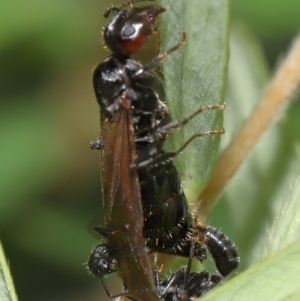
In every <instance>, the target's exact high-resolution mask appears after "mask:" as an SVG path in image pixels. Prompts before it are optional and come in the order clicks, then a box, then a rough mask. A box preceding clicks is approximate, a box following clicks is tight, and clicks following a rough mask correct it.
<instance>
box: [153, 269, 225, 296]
mask: <svg viewBox="0 0 300 301" xmlns="http://www.w3.org/2000/svg"><path fill="white" fill-rule="evenodd" d="M186 276H187V268H186V267H183V268H180V269H179V270H177V271H176V272H173V273H171V275H170V276H168V277H167V278H166V279H164V280H163V281H161V282H160V283H159V286H158V289H159V293H160V298H163V299H164V300H165V301H189V300H194V299H195V298H199V297H201V296H202V295H204V294H205V293H206V292H208V291H210V290H211V289H212V288H213V287H215V286H216V285H217V284H218V283H220V281H221V280H222V277H221V276H220V275H218V274H210V273H209V272H207V271H201V272H194V273H190V274H189V277H188V278H187V277H186Z"/></svg>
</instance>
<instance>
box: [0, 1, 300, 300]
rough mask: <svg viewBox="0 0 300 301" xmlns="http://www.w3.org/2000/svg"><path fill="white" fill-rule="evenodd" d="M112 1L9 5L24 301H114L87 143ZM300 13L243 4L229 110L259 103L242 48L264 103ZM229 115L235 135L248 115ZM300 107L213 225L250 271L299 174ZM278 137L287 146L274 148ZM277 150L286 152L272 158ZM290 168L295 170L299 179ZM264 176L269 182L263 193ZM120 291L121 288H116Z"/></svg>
mask: <svg viewBox="0 0 300 301" xmlns="http://www.w3.org/2000/svg"><path fill="white" fill-rule="evenodd" d="M119 2H121V1H119ZM113 3H114V4H117V3H118V2H117V1H114V2H113ZM110 5H111V1H103V0H102V1H99V0H98V1H94V0H93V1H79V0H73V1H67V0H62V1H61V0H60V1H57V0H53V1H44V0H40V1H33V0H28V1H26V2H24V1H18V0H14V1H3V2H2V3H1V4H0V19H1V27H0V51H1V54H0V57H1V68H0V87H1V88H0V93H1V103H0V106H1V107H0V108H1V109H0V116H1V118H0V133H1V135H0V137H1V141H0V151H1V152H0V154H1V156H0V162H1V164H0V171H1V172H0V181H1V182H0V235H1V236H0V238H1V240H2V244H3V247H4V249H5V252H6V256H7V259H8V260H9V264H10V267H11V272H12V275H13V278H14V281H15V286H16V290H17V294H18V296H19V300H22V301H29V300H30V301H31V300H40V301H46V300H47V301H50V300H51V301H59V300H73V301H74V300H78V301H79V300H85V301H87V300H104V299H105V297H103V296H102V294H103V289H102V287H101V285H100V283H99V282H98V281H97V280H96V279H94V278H92V277H91V276H89V275H88V274H87V272H86V269H85V267H84V265H83V263H85V262H86V261H87V259H88V257H89V252H90V250H91V249H92V247H93V246H94V245H95V244H96V243H97V240H95V239H94V238H93V237H92V236H91V235H90V233H89V228H91V225H92V224H93V221H94V220H95V219H97V220H100V221H101V220H102V215H101V194H100V185H99V183H100V182H99V179H100V173H99V155H98V153H97V152H93V151H91V150H90V149H89V146H88V143H89V141H90V140H93V139H95V138H96V137H98V135H99V134H98V133H99V108H98V105H97V103H96V102H95V97H94V93H93V88H92V82H91V78H92V70H93V68H94V67H95V66H96V65H97V64H99V63H100V62H101V61H103V60H104V59H105V58H106V57H107V56H108V55H109V53H108V52H107V51H105V50H103V45H102V44H101V42H102V39H101V28H102V26H104V25H105V24H106V22H107V20H106V19H104V18H103V12H104V10H105V9H106V8H107V7H110ZM299 15H300V2H299V1H294V0H287V1H280V0H273V1H272V4H270V1H267V0H260V1H258V0H255V1H246V0H233V1H232V24H233V27H232V28H233V38H232V43H233V46H232V47H233V48H232V51H231V65H230V66H232V70H231V71H230V72H232V73H231V74H230V75H229V86H228V103H229V107H230V99H231V98H232V99H234V98H235V99H238V100H239V103H240V106H241V107H242V108H241V111H243V108H246V109H245V112H246V111H248V112H249V110H250V109H251V104H249V103H248V102H247V96H248V95H249V93H250V94H251V91H250V92H249V91H247V92H249V93H248V94H247V95H246V93H245V90H242V91H238V89H235V88H236V82H235V80H234V78H235V77H238V78H239V79H236V80H239V81H244V84H245V86H247V85H250V81H251V79H252V80H253V76H252V78H251V79H249V78H248V77H247V76H246V73H247V72H245V76H244V74H243V72H244V71H243V70H242V68H240V69H241V70H239V67H241V66H245V65H243V62H247V63H248V64H249V61H247V58H245V57H244V58H243V57H242V55H243V51H241V49H243V47H245V48H244V49H246V48H249V47H250V46H249V47H248V45H250V44H251V47H250V48H251V49H252V50H253V51H252V54H251V55H253V56H256V58H257V60H256V61H255V62H256V63H257V64H258V65H257V70H258V71H257V70H256V71H255V72H257V73H255V74H257V76H255V79H256V80H257V83H256V85H255V88H252V91H253V93H252V94H251V95H252V97H254V98H256V99H254V101H253V102H255V101H256V100H257V99H258V97H259V89H261V88H262V87H263V84H264V83H265V82H266V80H267V78H268V74H269V73H270V74H271V73H272V71H273V70H274V69H275V68H276V65H277V64H278V62H279V58H280V57H281V56H282V55H283V54H284V53H286V51H287V50H288V49H289V45H290V42H291V40H292V38H293V37H294V36H295V35H296V34H297V33H298V31H299V28H300V26H299V25H300V22H299ZM247 43H248V44H247ZM147 47H149V48H150V49H148V50H149V51H145V52H144V53H145V55H147V57H145V58H143V57H139V59H141V60H144V61H145V60H147V58H148V59H149V58H150V57H152V56H153V55H154V54H155V52H156V49H157V44H156V43H155V42H154V41H153V43H151V42H150V43H148V46H147ZM239 47H240V48H239ZM235 49H236V50H235ZM237 49H240V52H238V50H237ZM235 51H237V52H235ZM235 54H236V55H235ZM238 59H240V60H241V61H242V62H241V63H240V64H239V61H238ZM250 64H251V63H250ZM252 67H253V66H252ZM239 72H241V73H239ZM253 74H254V73H253ZM253 74H252V75H253ZM239 87H241V86H240V85H239ZM257 91H258V92H257ZM243 95H245V99H243ZM239 109H240V108H239ZM243 112H244V111H243ZM227 114H229V115H228V116H229V117H228V120H226V114H225V125H226V122H227V124H228V125H227V126H225V127H226V130H227V133H228V134H227V136H226V137H225V140H226V139H227V140H229V139H230V138H231V137H232V135H234V133H236V131H237V130H238V126H239V125H240V123H241V122H242V119H243V118H244V117H245V116H243V114H239V115H238V116H237V118H236V119H237V120H238V121H237V122H236V121H233V119H235V117H236V116H233V115H231V116H230V114H231V113H230V111H229V113H227ZM299 114H300V107H299V105H298V103H297V102H294V103H293V104H292V108H291V109H289V111H288V112H287V113H286V114H285V115H284V117H283V118H282V119H281V121H280V125H279V127H277V129H276V130H277V134H276V137H275V138H274V136H272V137H273V140H270V141H271V142H268V141H267V142H266V139H267V138H268V137H269V136H268V135H267V136H266V137H264V140H265V143H267V148H268V150H269V153H264V155H262V157H261V160H263V161H264V162H265V161H267V163H266V165H264V169H263V170H259V167H258V169H255V167H257V166H259V164H257V165H251V166H252V167H251V168H252V169H254V170H252V171H250V172H249V174H250V176H249V178H247V179H246V180H245V177H246V176H244V177H240V178H239V179H238V180H237V179H236V177H235V178H234V179H233V180H232V182H233V183H232V184H231V186H230V185H229V188H228V191H226V192H225V194H224V196H223V199H225V201H224V202H220V203H219V204H218V206H217V207H216V208H215V210H214V212H213V216H212V221H211V222H212V224H213V225H214V226H216V227H220V228H222V230H223V232H225V233H226V234H228V236H229V237H231V238H232V240H233V241H236V244H237V246H238V247H239V249H240V251H241V254H242V258H243V259H244V267H245V266H246V265H247V264H248V263H250V262H251V261H253V260H255V259H253V258H255V254H256V251H255V246H257V241H258V240H259V239H260V237H261V235H260V234H261V232H262V230H261V229H263V230H265V228H266V225H267V221H268V220H271V219H272V214H274V208H273V206H271V205H270V203H269V202H270V200H271V199H273V198H278V199H281V198H282V197H284V195H285V193H287V189H288V187H289V183H290V181H291V180H292V179H293V177H295V176H296V175H297V174H299V173H298V171H299V170H300V168H298V167H299V163H298V161H297V158H298V157H297V154H299V136H300V130H299V129H300V125H299V120H298V119H300V118H299V116H300V115H299ZM245 115H247V114H246V113H245ZM278 133H279V134H278ZM270 135H272V134H270ZM274 141H276V143H279V144H278V145H281V146H284V147H282V148H281V149H280V148H279V149H277V148H273V147H272V146H273V145H274V144H273V143H275V142H274ZM224 143H226V141H225V142H224ZM257 152H258V154H260V153H261V151H260V150H258V151H257ZM270 153H275V156H274V157H272V158H273V159H272V160H271V159H270ZM278 158H279V159H278ZM252 159H253V158H252ZM268 159H270V160H268ZM281 159H282V160H281ZM274 162H277V163H278V164H277V165H274V164H273V163H274ZM292 162H294V163H292ZM268 164H269V165H268ZM287 166H292V167H293V168H292V169H293V171H292V172H289V176H286V172H287V170H288V169H289V170H290V168H289V167H287ZM260 167H261V165H260ZM245 168H246V167H245ZM244 173H246V174H247V171H244ZM273 176H274V177H273ZM282 179H284V181H282ZM255 180H257V181H259V182H260V184H261V186H260V188H259V189H258V188H257V187H256V186H255V184H257V182H255ZM234 181H235V182H234ZM239 181H244V182H243V183H242V184H241V183H240V182H239ZM283 182H284V184H282V183H283ZM280 183H281V184H282V185H281V184H280ZM281 186H282V187H283V188H282V190H281V191H282V192H281V193H279V194H277V190H279V187H281ZM275 188H276V189H275ZM248 190H249V191H248ZM275 190H276V191H275ZM275 195H276V197H275ZM245 196H247V197H250V200H249V202H250V204H251V205H252V207H251V208H250V207H249V210H245V214H244V215H243V214H242V215H241V214H240V213H241V211H240V210H239V207H238V206H239V205H238V204H239V203H238V201H239V200H241V201H243V202H245V203H246V202H247V201H246V198H245ZM257 196H259V197H260V198H258V197H257ZM251 197H252V199H251ZM241 198H242V199H241ZM262 199H264V200H265V201H264V202H263V201H262ZM255 201H257V203H255V205H253V204H254V202H255ZM242 206H243V204H242ZM246 207H247V206H246ZM224 212H225V213H224ZM237 229H238V230H237ZM249 250H251V252H250V251H249ZM110 280H111V279H110ZM119 291H120V288H119V287H116V288H115V292H116V293H117V292H119Z"/></svg>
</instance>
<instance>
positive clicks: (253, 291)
mask: <svg viewBox="0 0 300 301" xmlns="http://www.w3.org/2000/svg"><path fill="white" fill-rule="evenodd" d="M299 263H300V242H299V241H298V242H297V243H294V244H293V245H291V246H289V247H288V248H285V249H284V250H282V251H280V252H277V253H276V254H274V255H273V256H270V257H268V258H266V259H264V260H262V261H260V262H259V263H257V264H255V265H253V266H252V267H251V268H249V269H248V270H247V271H245V272H243V273H241V274H239V275H238V276H236V277H234V278H232V279H231V280H229V281H227V282H225V283H224V284H223V285H220V287H218V288H216V289H215V290H213V291H211V292H209V293H208V294H207V295H205V296H204V297H202V298H201V301H217V300H218V301H220V300H222V301H227V300H228V301H229V300H230V301H243V300H245V301H248V300H255V301H265V300H272V301H279V300H289V299H288V298H290V297H292V296H293V295H295V294H299V290H300V288H299V281H300V264H299Z"/></svg>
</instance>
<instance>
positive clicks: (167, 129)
mask: <svg viewBox="0 0 300 301" xmlns="http://www.w3.org/2000/svg"><path fill="white" fill-rule="evenodd" d="M225 109H226V103H225V102H224V103H223V104H222V105H208V106H205V107H201V108H199V109H198V110H197V111H195V112H194V113H193V114H191V115H190V116H188V117H186V118H183V119H180V120H175V121H172V122H169V123H167V124H165V125H163V126H160V124H159V125H158V126H157V127H156V128H154V130H153V131H156V132H157V133H159V134H161V135H164V136H166V135H168V134H170V133H171V132H173V131H175V130H176V129H178V128H180V127H182V126H183V125H185V124H187V123H188V122H189V121H190V120H192V119H193V118H194V117H196V116H197V115H198V114H201V113H202V112H205V111H211V110H225Z"/></svg>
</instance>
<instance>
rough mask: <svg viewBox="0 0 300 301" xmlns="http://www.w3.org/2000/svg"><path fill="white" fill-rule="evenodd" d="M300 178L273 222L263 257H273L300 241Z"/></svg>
mask: <svg viewBox="0 0 300 301" xmlns="http://www.w3.org/2000/svg"><path fill="white" fill-rule="evenodd" d="M299 200H300V178H298V179H297V180H296V181H295V183H294V184H293V186H292V187H291V189H290V191H289V194H288V196H287V198H286V200H285V201H284V202H283V204H282V207H281V209H280V212H279V215H278V216H277V217H276V219H275V220H274V222H273V226H272V228H271V231H270V232H269V235H268V240H267V243H266V245H265V248H264V250H263V254H262V257H263V258H264V257H267V256H268V255H272V254H274V253H276V252H278V251H279V250H281V249H283V248H285V247H287V246H288V245H290V244H292V243H294V242H295V241H297V240H299V239H300V201H299Z"/></svg>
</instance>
